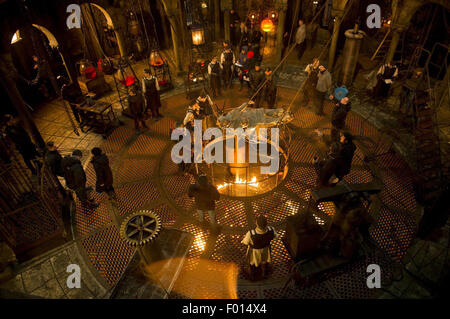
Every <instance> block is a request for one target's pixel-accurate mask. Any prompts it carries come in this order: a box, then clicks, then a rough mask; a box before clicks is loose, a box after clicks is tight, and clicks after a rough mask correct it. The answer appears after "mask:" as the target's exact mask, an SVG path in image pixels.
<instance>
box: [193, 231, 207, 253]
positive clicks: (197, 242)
mask: <svg viewBox="0 0 450 319" xmlns="http://www.w3.org/2000/svg"><path fill="white" fill-rule="evenodd" d="M193 247H194V248H195V249H196V250H197V251H204V250H205V248H206V240H205V239H204V238H203V236H202V234H197V235H195V237H194V242H193Z"/></svg>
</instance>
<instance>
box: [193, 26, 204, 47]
mask: <svg viewBox="0 0 450 319" xmlns="http://www.w3.org/2000/svg"><path fill="white" fill-rule="evenodd" d="M192 44H193V45H197V46H198V45H203V44H205V30H204V29H203V28H197V29H193V30H192Z"/></svg>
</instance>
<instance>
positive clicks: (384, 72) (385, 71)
mask: <svg viewBox="0 0 450 319" xmlns="http://www.w3.org/2000/svg"><path fill="white" fill-rule="evenodd" d="M397 76H398V68H397V66H395V65H393V64H391V63H387V64H383V65H382V66H381V67H380V68H379V69H378V73H377V80H378V81H377V85H376V86H375V88H374V90H373V95H374V97H375V98H386V97H388V94H389V90H390V88H391V85H392V83H393V82H394V80H395V79H396V78H397Z"/></svg>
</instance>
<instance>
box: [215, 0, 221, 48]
mask: <svg viewBox="0 0 450 319" xmlns="http://www.w3.org/2000/svg"><path fill="white" fill-rule="evenodd" d="M214 35H215V38H216V41H219V39H220V3H219V0H214Z"/></svg>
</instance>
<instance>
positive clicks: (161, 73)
mask: <svg viewBox="0 0 450 319" xmlns="http://www.w3.org/2000/svg"><path fill="white" fill-rule="evenodd" d="M149 59H150V66H151V68H152V73H153V75H154V76H155V77H156V79H157V81H158V84H159V87H160V93H163V92H165V91H167V90H170V89H172V88H173V84H172V77H171V75H170V70H169V65H168V64H167V62H166V61H165V60H164V59H163V57H162V56H161V54H160V53H159V50H158V49H153V50H152V52H151V53H150V58H149Z"/></svg>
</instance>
